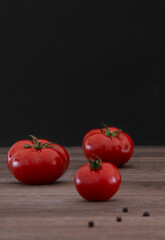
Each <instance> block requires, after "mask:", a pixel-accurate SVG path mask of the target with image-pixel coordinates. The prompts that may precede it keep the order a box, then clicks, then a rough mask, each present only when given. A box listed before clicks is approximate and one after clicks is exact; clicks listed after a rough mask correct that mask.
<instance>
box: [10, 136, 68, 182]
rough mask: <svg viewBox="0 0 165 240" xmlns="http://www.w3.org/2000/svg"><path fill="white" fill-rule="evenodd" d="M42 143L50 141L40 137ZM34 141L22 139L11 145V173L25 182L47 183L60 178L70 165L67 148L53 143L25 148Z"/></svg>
mask: <svg viewBox="0 0 165 240" xmlns="http://www.w3.org/2000/svg"><path fill="white" fill-rule="evenodd" d="M38 141H40V142H41V144H44V143H50V142H49V141H47V140H45V139H38ZM33 143H34V142H33V141H30V140H22V141H18V142H16V143H15V144H13V145H12V146H11V148H10V149H9V151H8V154H7V166H8V168H9V170H10V172H11V174H12V175H13V176H14V177H15V178H16V179H17V180H19V181H20V182H22V183H25V184H47V183H51V182H53V181H55V180H57V179H58V178H60V177H61V176H62V175H63V174H64V173H65V172H66V170H67V168H68V166H69V162H70V159H69V155H68V153H67V151H66V150H65V148H63V147H62V146H60V145H58V144H54V143H51V145H52V147H51V148H43V149H40V150H38V149H35V148H25V147H24V145H33Z"/></svg>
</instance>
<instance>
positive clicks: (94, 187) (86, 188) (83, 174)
mask: <svg viewBox="0 0 165 240" xmlns="http://www.w3.org/2000/svg"><path fill="white" fill-rule="evenodd" d="M95 158H97V157H96V156H95ZM74 183H75V186H76V189H77V191H78V193H79V194H80V195H81V196H82V197H83V198H85V199H86V200H88V201H106V200H108V199H110V198H111V197H112V196H113V195H114V194H115V193H116V192H117V191H118V189H119V187H120V183H121V175H120V172H119V170H118V168H117V167H116V166H115V165H113V164H111V163H106V162H102V161H101V159H100V158H99V160H94V159H92V158H90V163H86V164H84V165H83V166H81V167H80V168H79V169H78V170H77V172H76V174H75V177H74Z"/></svg>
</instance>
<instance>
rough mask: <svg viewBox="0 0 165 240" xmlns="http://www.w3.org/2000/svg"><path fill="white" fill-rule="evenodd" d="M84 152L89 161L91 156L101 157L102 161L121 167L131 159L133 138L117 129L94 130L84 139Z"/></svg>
mask: <svg viewBox="0 0 165 240" xmlns="http://www.w3.org/2000/svg"><path fill="white" fill-rule="evenodd" d="M82 146H83V151H84V154H85V156H86V158H87V159H89V158H90V157H91V154H92V153H94V154H95V155H97V156H99V157H100V158H101V159H102V161H104V162H109V163H113V164H115V165H116V166H118V167H120V166H122V165H123V164H125V163H126V162H128V160H129V159H130V158H131V156H132V154H133V151H134V143H133V140H132V138H131V137H130V136H129V135H128V134H127V133H124V132H122V131H121V130H120V129H118V128H115V127H107V126H106V125H105V128H103V129H93V130H91V131H89V132H88V133H87V134H86V135H85V136H84V139H83V143H82Z"/></svg>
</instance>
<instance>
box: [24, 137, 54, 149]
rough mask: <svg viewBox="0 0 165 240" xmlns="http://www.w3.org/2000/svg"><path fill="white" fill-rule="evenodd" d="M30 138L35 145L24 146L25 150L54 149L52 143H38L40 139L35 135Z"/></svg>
mask: <svg viewBox="0 0 165 240" xmlns="http://www.w3.org/2000/svg"><path fill="white" fill-rule="evenodd" d="M29 136H30V137H31V138H32V139H33V141H34V144H33V145H30V144H25V145H24V147H25V148H35V149H37V150H41V149H43V148H51V147H53V145H51V144H53V143H52V142H47V143H43V144H41V142H40V141H38V139H37V138H36V137H35V136H34V135H29Z"/></svg>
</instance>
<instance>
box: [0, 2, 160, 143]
mask: <svg viewBox="0 0 165 240" xmlns="http://www.w3.org/2000/svg"><path fill="white" fill-rule="evenodd" d="M164 81H165V3H162V4H161V3H160V2H159V3H158V2H157V1H153V2H152V1H150V4H147V2H145V1H131V0H130V1H105V0H102V1H94V2H91V1H85V0H82V1H70V0H69V1H68V0H65V1H64V0H59V1H58V0H52V1H49V0H47V1H41V0H40V1H35V0H34V1H6V0H4V1H0V101H1V109H0V111H1V124H0V145H1V146H6V145H11V144H13V143H14V142H15V141H17V140H20V139H24V138H27V137H28V135H29V134H34V135H36V136H37V137H42V138H47V139H49V140H51V141H54V142H58V143H60V144H63V145H80V144H81V141H82V138H83V136H84V134H85V133H86V132H87V131H88V130H90V129H92V128H100V127H102V121H104V122H106V123H107V124H108V125H113V126H116V127H119V128H121V129H123V130H124V131H126V132H128V133H129V134H130V135H131V136H132V138H133V140H134V142H135V144H136V145H163V144H165V127H164V123H165V94H164Z"/></svg>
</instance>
